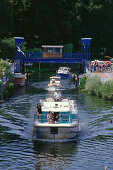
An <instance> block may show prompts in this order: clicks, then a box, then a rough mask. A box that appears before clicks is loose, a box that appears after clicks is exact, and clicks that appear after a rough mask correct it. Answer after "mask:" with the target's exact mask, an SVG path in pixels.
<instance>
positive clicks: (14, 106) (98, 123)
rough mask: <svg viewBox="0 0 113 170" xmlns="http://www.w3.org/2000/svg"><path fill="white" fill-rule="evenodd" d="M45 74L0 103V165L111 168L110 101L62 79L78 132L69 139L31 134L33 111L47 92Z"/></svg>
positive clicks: (83, 169) (112, 106)
mask: <svg viewBox="0 0 113 170" xmlns="http://www.w3.org/2000/svg"><path fill="white" fill-rule="evenodd" d="M51 75H52V72H50V73H49V74H46V75H43V74H42V73H40V75H38V79H35V81H34V80H32V81H31V83H30V85H29V86H28V87H26V88H24V87H23V88H16V89H15V94H14V96H12V97H11V98H10V99H9V100H8V101H6V102H5V103H2V104H1V105H0V132H1V133H0V138H1V140H0V151H1V152H0V169H1V170H2V169H7V170H13V169H14V170H15V169H18V170H21V169H22V170H28V169H37V170H39V169H45V170H46V169H48V170H49V169H61V170H63V169H65V170H70V169H73V170H75V169H76V170H86V169H88V170H89V169H90V170H104V166H108V170H112V169H113V156H112V155H113V147H112V145H113V123H110V120H112V119H113V104H112V101H109V100H103V99H102V98H98V97H96V96H90V95H87V94H86V93H83V92H80V91H77V90H76V89H75V88H74V85H73V83H72V82H69V81H66V80H65V81H63V85H64V87H65V88H64V90H63V91H62V98H65V97H70V98H71V99H73V100H75V101H76V103H77V107H78V114H79V119H80V122H81V124H82V129H81V132H80V133H79V134H78V136H77V137H76V138H75V140H73V141H59V142H57V143H56V142H54V141H38V139H37V138H36V137H35V136H34V137H33V138H32V135H31V129H32V126H33V120H34V113H35V112H36V105H37V103H38V101H39V99H43V98H45V96H46V95H48V92H47V91H46V90H45V87H46V86H47V84H48V83H49V76H51Z"/></svg>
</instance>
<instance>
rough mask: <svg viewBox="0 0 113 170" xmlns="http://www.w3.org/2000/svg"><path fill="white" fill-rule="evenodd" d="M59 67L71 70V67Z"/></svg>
mask: <svg viewBox="0 0 113 170" xmlns="http://www.w3.org/2000/svg"><path fill="white" fill-rule="evenodd" d="M59 69H68V70H70V68H69V67H60V68H59Z"/></svg>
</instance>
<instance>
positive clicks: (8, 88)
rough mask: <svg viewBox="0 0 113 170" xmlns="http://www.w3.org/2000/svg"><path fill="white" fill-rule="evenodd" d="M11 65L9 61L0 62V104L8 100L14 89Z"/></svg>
mask: <svg viewBox="0 0 113 170" xmlns="http://www.w3.org/2000/svg"><path fill="white" fill-rule="evenodd" d="M11 67H12V63H10V62H9V60H6V61H5V60H3V59H1V60H0V103H2V102H3V101H4V99H6V98H8V97H9V96H10V95H11V94H12V92H13V88H14V74H13V72H12V71H11V69H12V68H11Z"/></svg>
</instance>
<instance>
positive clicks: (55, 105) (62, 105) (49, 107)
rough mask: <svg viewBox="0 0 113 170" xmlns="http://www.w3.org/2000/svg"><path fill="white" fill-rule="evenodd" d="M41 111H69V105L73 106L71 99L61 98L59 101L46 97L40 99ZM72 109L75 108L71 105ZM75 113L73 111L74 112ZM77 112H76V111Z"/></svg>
mask: <svg viewBox="0 0 113 170" xmlns="http://www.w3.org/2000/svg"><path fill="white" fill-rule="evenodd" d="M41 102H42V103H43V104H42V111H46V112H49V111H52V112H69V111H70V106H75V103H74V101H73V100H68V99H63V100H62V101H61V102H55V101H54V99H53V98H47V99H46V100H44V101H43V100H42V101H41ZM73 109H74V110H76V109H75V108H74V107H73ZM74 114H75V113H74ZM76 114H77V113H76Z"/></svg>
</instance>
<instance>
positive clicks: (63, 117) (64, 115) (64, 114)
mask: <svg viewBox="0 0 113 170" xmlns="http://www.w3.org/2000/svg"><path fill="white" fill-rule="evenodd" d="M61 121H62V123H67V122H69V116H68V114H66V113H62V114H61Z"/></svg>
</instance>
